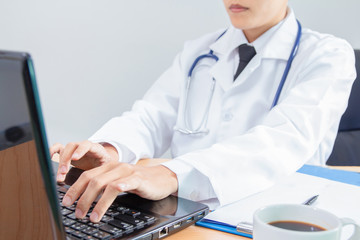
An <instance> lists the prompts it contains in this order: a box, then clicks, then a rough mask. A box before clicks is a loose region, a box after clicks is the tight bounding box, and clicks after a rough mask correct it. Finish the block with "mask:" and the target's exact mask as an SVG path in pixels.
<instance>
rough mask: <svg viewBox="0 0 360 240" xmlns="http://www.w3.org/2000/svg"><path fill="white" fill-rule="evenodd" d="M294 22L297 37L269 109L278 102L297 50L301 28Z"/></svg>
mask: <svg viewBox="0 0 360 240" xmlns="http://www.w3.org/2000/svg"><path fill="white" fill-rule="evenodd" d="M296 22H297V24H298V32H297V35H296V39H295V44H294V46H293V48H292V50H291V53H290V56H289V59H288V62H287V64H286V67H285V70H284V74H283V75H282V77H281V81H280V83H279V87H278V89H277V91H276V93H275V97H274V100H273V103H272V104H271V108H270V109H272V108H273V107H275V106H276V105H277V103H278V101H279V98H280V94H281V91H282V89H283V87H284V84H285V81H286V78H287V76H288V74H289V71H290V68H291V64H292V62H293V60H294V58H295V55H296V53H297V50H298V49H299V45H300V38H301V31H302V27H301V24H300V22H299V21H298V20H296Z"/></svg>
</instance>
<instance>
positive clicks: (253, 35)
mask: <svg viewBox="0 0 360 240" xmlns="http://www.w3.org/2000/svg"><path fill="white" fill-rule="evenodd" d="M286 14H287V7H286V8H285V9H284V10H282V14H279V15H278V17H276V18H274V19H272V21H269V22H268V23H266V24H264V25H261V26H259V27H256V28H251V29H244V30H243V32H244V34H245V37H246V39H247V40H248V42H249V43H252V42H253V41H255V40H256V39H257V38H258V37H260V36H261V35H263V34H264V33H265V32H266V31H267V30H269V29H270V28H272V27H273V26H275V25H277V24H278V23H279V22H280V21H282V20H283V19H284V18H285V17H286Z"/></svg>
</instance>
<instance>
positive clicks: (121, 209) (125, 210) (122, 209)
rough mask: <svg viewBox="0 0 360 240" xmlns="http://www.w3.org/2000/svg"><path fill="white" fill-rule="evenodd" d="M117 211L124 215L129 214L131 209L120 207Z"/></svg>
mask: <svg viewBox="0 0 360 240" xmlns="http://www.w3.org/2000/svg"><path fill="white" fill-rule="evenodd" d="M116 210H118V211H119V212H121V213H123V214H124V213H126V212H128V211H129V210H130V209H129V208H127V207H118V208H117V209H116Z"/></svg>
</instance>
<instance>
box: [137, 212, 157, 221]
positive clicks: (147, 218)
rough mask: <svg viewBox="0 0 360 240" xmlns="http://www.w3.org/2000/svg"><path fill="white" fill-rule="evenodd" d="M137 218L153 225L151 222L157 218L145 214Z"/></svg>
mask: <svg viewBox="0 0 360 240" xmlns="http://www.w3.org/2000/svg"><path fill="white" fill-rule="evenodd" d="M136 218H139V219H141V220H143V221H145V222H146V223H151V222H154V221H155V217H153V216H150V215H146V214H143V213H140V214H139V215H137V216H136Z"/></svg>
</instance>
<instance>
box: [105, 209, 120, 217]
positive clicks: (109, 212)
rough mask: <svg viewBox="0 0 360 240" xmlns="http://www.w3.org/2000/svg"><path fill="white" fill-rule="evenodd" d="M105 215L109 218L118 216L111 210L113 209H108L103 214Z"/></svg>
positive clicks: (116, 212)
mask: <svg viewBox="0 0 360 240" xmlns="http://www.w3.org/2000/svg"><path fill="white" fill-rule="evenodd" d="M105 214H106V215H108V216H110V217H114V216H116V215H118V214H120V213H119V212H118V211H116V210H113V209H108V210H107V211H106V213H105Z"/></svg>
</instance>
